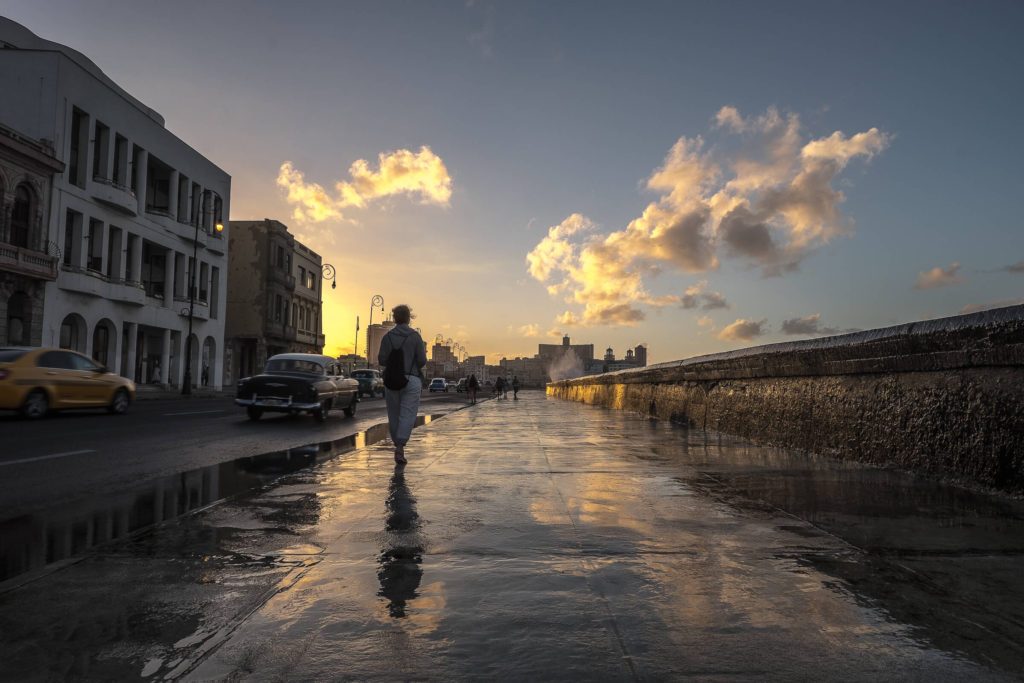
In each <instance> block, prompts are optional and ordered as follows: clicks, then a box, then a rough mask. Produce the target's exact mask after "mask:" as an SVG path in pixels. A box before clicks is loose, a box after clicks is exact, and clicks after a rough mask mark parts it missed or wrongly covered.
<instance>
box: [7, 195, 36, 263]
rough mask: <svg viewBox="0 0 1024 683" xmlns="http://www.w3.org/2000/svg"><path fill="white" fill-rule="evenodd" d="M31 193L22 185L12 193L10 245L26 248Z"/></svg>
mask: <svg viewBox="0 0 1024 683" xmlns="http://www.w3.org/2000/svg"><path fill="white" fill-rule="evenodd" d="M32 204H33V202H32V191H31V190H29V189H28V186H27V185H25V184H24V183H22V184H21V185H18V189H17V190H15V192H14V209H13V211H12V212H11V238H10V241H11V244H13V245H14V246H16V247H25V248H28V246H29V244H28V232H29V226H30V225H31V223H32Z"/></svg>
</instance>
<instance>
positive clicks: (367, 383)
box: [349, 368, 384, 398]
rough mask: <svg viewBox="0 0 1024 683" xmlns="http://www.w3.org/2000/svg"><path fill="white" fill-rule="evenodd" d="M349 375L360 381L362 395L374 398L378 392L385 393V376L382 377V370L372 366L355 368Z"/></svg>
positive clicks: (360, 393)
mask: <svg viewBox="0 0 1024 683" xmlns="http://www.w3.org/2000/svg"><path fill="white" fill-rule="evenodd" d="M349 376H350V377H352V379H354V380H356V381H358V382H359V395H360V396H369V397H370V398H373V397H374V396H377V395H378V394H379V395H381V396H383V395H384V378H383V377H381V374H380V370H373V369H370V368H367V369H366V370H353V371H352V374H351V375H349Z"/></svg>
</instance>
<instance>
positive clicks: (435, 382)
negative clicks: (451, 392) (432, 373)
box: [430, 377, 448, 393]
mask: <svg viewBox="0 0 1024 683" xmlns="http://www.w3.org/2000/svg"><path fill="white" fill-rule="evenodd" d="M435 391H443V392H445V393H448V383H447V382H445V381H444V377H435V378H434V379H432V380H430V393H434V392H435Z"/></svg>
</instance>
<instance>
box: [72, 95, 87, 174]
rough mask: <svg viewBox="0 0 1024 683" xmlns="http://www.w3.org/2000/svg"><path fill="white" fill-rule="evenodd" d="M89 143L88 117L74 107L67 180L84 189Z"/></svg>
mask: <svg viewBox="0 0 1024 683" xmlns="http://www.w3.org/2000/svg"><path fill="white" fill-rule="evenodd" d="M88 141H89V115H88V114H86V113H85V112H84V111H82V110H81V109H79V108H78V107H75V108H74V109H72V110H71V149H70V150H69V152H70V153H69V155H68V180H69V181H70V182H71V184H72V185H77V186H78V187H85V159H86V155H87V154H88V152H87V149H88V147H87V144H88Z"/></svg>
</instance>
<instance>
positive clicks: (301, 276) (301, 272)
mask: <svg viewBox="0 0 1024 683" xmlns="http://www.w3.org/2000/svg"><path fill="white" fill-rule="evenodd" d="M299 282H301V283H302V284H306V269H305V268H303V267H302V266H299Z"/></svg>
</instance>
